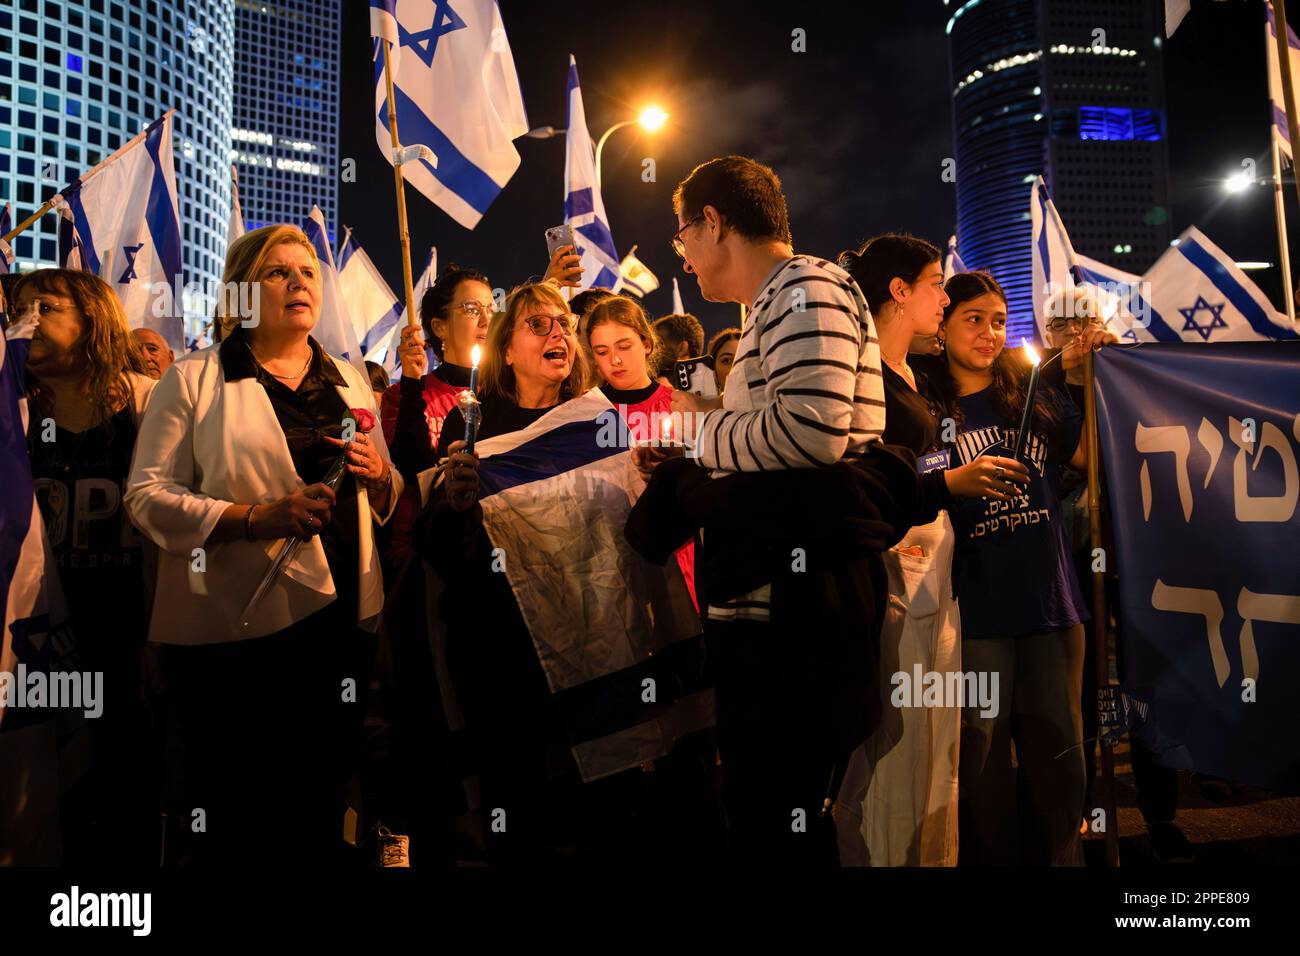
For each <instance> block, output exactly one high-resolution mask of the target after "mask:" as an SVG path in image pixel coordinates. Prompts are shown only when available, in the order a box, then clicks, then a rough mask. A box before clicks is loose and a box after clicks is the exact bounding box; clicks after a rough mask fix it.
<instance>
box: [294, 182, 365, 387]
mask: <svg viewBox="0 0 1300 956" xmlns="http://www.w3.org/2000/svg"><path fill="white" fill-rule="evenodd" d="M302 231H303V232H305V233H306V234H307V239H308V240H309V241H310V242H311V244H312V247H313V248H314V249H315V250H316V258H317V259H319V260H320V269H321V305H320V319H318V320H317V322H316V328H314V329H313V330H312V336H313V337H314V338H315V339H316V341H317V342H319V343H320V345H321V348H323V349H324V350H325V351H326V352H328V353H329V354H330V355H337V356H338V357H339V358H344V359H347V360H348V361H349V362H351V363H352V365H353V367H354V368H356V369H357V371H359V372H360V373H361V374H362V375H364V376H365V377H366V379H367V381H368V380H369V377H370V376H369V374H368V373H367V372H366V363H365V360H364V359H363V358H362V356H361V346H360V343H358V342H357V335H356V332H355V330H354V329H353V327H352V319H351V317H350V316H349V315H348V306H347V302H345V301H344V299H343V293H342V291H340V289H339V276H338V270H337V269H336V268H335V266H334V252H333V250H332V249H331V248H330V240H329V232H328V230H326V228H325V215H324V213H322V212H321V211H320V206H312V207H311V215H310V216H309V217H308V218H307V221H306V222H305V223H303V225H302Z"/></svg>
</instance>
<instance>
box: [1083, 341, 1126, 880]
mask: <svg viewBox="0 0 1300 956" xmlns="http://www.w3.org/2000/svg"><path fill="white" fill-rule="evenodd" d="M1083 373H1084V398H1083V406H1084V425H1085V428H1086V434H1087V436H1088V526H1089V531H1090V532H1091V537H1092V548H1093V552H1092V553H1093V555H1094V556H1095V555H1096V554H1097V551H1098V549H1100V548H1102V547H1104V546H1103V545H1102V541H1101V442H1100V440H1099V436H1098V432H1097V395H1096V392H1095V388H1096V378H1095V376H1094V373H1093V353H1092V350H1091V349H1089V350H1088V352H1087V353H1086V354H1085V355H1084V357H1083ZM1102 554H1103V555H1104V554H1105V552H1104V551H1102ZM1092 567H1093V571H1092V624H1093V633H1094V635H1095V637H1096V640H1095V642H1094V648H1093V651H1094V653H1093V658H1094V661H1095V664H1096V670H1097V675H1096V676H1097V679H1096V687H1095V691H1096V693H1095V694H1094V695H1093V699H1094V703H1093V706H1094V707H1096V706H1097V700H1098V698H1099V697H1100V694H1101V689H1102V688H1103V687H1106V686H1107V685H1108V684H1109V683H1110V618H1109V617H1108V615H1107V613H1106V572H1105V570H1098V568H1103V569H1104V567H1105V562H1104V561H1103V562H1098V561H1097V560H1096V558H1095V557H1094V559H1093V563H1092ZM1099 723H1100V721H1099ZM1098 736H1099V737H1100V739H1099V741H1098V743H1099V744H1100V747H1099V749H1100V750H1101V804H1102V809H1103V810H1104V811H1105V814H1106V819H1105V827H1106V828H1105V831H1104V832H1105V834H1106V865H1107V866H1119V816H1118V815H1117V814H1116V811H1115V754H1114V751H1113V750H1112V748H1111V743H1110V741H1108V740H1106V738H1105V737H1104V736H1102V735H1098ZM1085 746H1086V744H1085Z"/></svg>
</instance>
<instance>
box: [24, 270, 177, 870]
mask: <svg viewBox="0 0 1300 956" xmlns="http://www.w3.org/2000/svg"><path fill="white" fill-rule="evenodd" d="M13 297H14V312H15V313H16V315H17V321H20V322H27V321H32V322H34V325H35V328H34V329H33V332H32V342H31V350H30V352H29V353H28V357H27V370H26V371H27V382H26V385H27V388H26V391H27V399H28V413H29V414H28V423H29V424H28V432H27V446H28V451H29V453H30V456H31V462H32V478H33V487H34V489H35V492H36V499H37V502H38V503H39V505H40V509H41V517H42V520H43V522H44V524H45V530H46V533H47V536H48V539H49V542H50V548H51V551H52V552H53V555H54V560H55V563H56V565H57V566H58V571H59V579H60V583H61V585H62V589H63V593H64V596H65V597H66V599H67V605H68V608H69V610H70V612H71V621H70V623H71V626H72V633H73V634H74V635H75V636H76V640H77V646H76V656H75V657H72V656H69V655H65V654H64V650H63V649H64V648H65V647H67V646H68V642H67V641H66V640H65V639H64V637H65V636H66V635H64V636H60V637H59V638H58V639H56V640H51V641H48V642H46V644H45V646H44V649H43V652H42V653H43V654H50V653H51V651H52V652H53V655H52V657H51V659H50V660H49V661H48V663H47V665H46V666H48V667H49V668H50V669H51V670H56V671H74V672H75V671H80V672H85V673H90V674H95V675H101V683H100V691H99V695H98V696H99V697H100V700H99V705H100V707H99V711H100V712H99V713H98V714H97V715H96V717H95V718H94V719H92V720H88V721H87V723H86V726H87V728H88V729H89V731H90V740H91V743H92V744H93V754H92V756H91V759H92V762H91V765H90V768H89V771H88V773H87V774H86V776H85V777H84V778H83V779H81V780H80V781H79V783H78V785H77V787H76V788H75V789H74V790H73V791H72V792H71V793H70V794H69V795H68V798H67V799H66V800H65V802H64V805H63V807H62V814H61V817H62V823H63V839H62V847H63V858H62V862H63V863H64V864H68V865H76V864H79V863H96V862H101V861H102V860H104V859H113V860H117V861H120V862H122V863H123V864H126V865H139V866H147V865H149V864H150V863H151V862H153V861H155V860H156V859H157V854H158V851H157V845H156V838H157V831H158V826H157V821H158V816H157V799H156V797H157V792H156V787H155V788H153V789H151V788H150V783H149V782H150V780H151V778H153V777H154V776H156V775H155V774H153V773H151V772H150V766H151V765H150V761H149V756H150V753H151V749H152V747H151V742H150V741H151V737H150V735H149V734H148V733H147V731H146V726H147V720H146V716H145V710H144V707H143V705H142V703H141V687H140V674H141V672H142V653H143V651H144V637H145V627H146V623H147V611H146V607H147V603H148V585H149V582H148V579H147V572H146V567H148V566H149V565H147V558H148V557H149V555H148V554H147V552H149V551H152V550H153V548H152V545H146V544H145V542H144V541H143V539H142V538H141V537H140V535H139V534H138V533H137V532H136V530H135V528H134V527H132V525H131V521H130V519H129V517H128V516H127V513H126V509H125V508H124V507H123V506H122V493H123V487H124V485H125V484H126V480H127V473H128V471H129V470H130V466H131V454H132V451H133V449H134V447H135V444H136V435H137V429H138V428H139V425H140V418H141V415H142V414H143V412H144V409H145V405H146V403H147V402H148V399H149V393H150V390H151V389H152V388H153V385H154V382H153V379H151V378H148V377H146V376H145V375H143V374H141V373H143V372H144V370H145V365H144V356H143V355H142V354H141V353H140V351H139V348H138V347H137V345H136V344H135V341H134V339H132V337H131V330H130V328H129V327H128V325H127V320H126V316H125V315H124V314H123V312H122V305H121V303H120V302H119V301H118V298H117V296H116V295H115V294H114V292H113V288H112V286H110V285H109V284H108V283H107V282H105V281H104V280H103V279H100V278H98V277H97V276H94V275H91V274H88V273H84V272H75V271H69V270H64V269H40V270H37V271H35V272H32V273H29V274H27V275H25V276H22V277H21V278H20V279H19V280H18V282H17V283H16V284H15V286H14V289H13ZM9 490H10V489H7V488H5V489H3V491H4V492H6V493H7V492H9ZM33 663H35V662H31V661H29V666H32V665H33ZM33 792H35V791H33ZM151 841H153V847H152V848H151V847H150V842H151ZM55 852H58V851H57V849H56V851H55Z"/></svg>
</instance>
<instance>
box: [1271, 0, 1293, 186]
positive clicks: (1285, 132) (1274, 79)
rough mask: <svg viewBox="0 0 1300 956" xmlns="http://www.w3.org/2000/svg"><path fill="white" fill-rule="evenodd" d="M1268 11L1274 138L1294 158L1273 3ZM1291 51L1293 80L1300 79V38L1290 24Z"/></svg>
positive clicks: (1286, 154)
mask: <svg viewBox="0 0 1300 956" xmlns="http://www.w3.org/2000/svg"><path fill="white" fill-rule="evenodd" d="M1264 9H1265V10H1266V11H1267V12H1268V25H1267V26H1265V28H1264V41H1265V42H1264V46H1265V55H1266V57H1267V61H1268V99H1269V107H1270V113H1271V115H1272V129H1273V138H1274V139H1276V140H1277V145H1278V148H1279V149H1281V151H1282V155H1283V156H1285V157H1286V158H1287V160H1291V159H1292V152H1291V127H1290V126H1289V125H1288V124H1287V121H1286V96H1285V94H1284V92H1283V88H1282V69H1281V67H1280V66H1279V63H1278V58H1277V21H1276V20H1275V19H1274V18H1273V4H1272V3H1265V4H1264ZM1286 42H1287V55H1288V56H1290V57H1291V83H1292V85H1295V84H1296V83H1297V82H1300V39H1297V38H1296V35H1295V31H1294V30H1292V29H1291V26H1290V24H1288V25H1287V28H1286ZM1296 102H1297V103H1300V90H1296Z"/></svg>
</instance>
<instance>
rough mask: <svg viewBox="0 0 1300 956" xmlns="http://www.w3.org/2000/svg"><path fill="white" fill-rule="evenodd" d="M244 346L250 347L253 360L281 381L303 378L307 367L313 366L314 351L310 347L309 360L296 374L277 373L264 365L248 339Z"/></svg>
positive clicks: (308, 351)
mask: <svg viewBox="0 0 1300 956" xmlns="http://www.w3.org/2000/svg"><path fill="white" fill-rule="evenodd" d="M244 347H245V348H247V349H248V354H249V355H251V356H253V361H254V362H257V364H258V365H261V366H262V369H263V370H264V371H265V372H266V374H267V375H270V376H271V377H272V378H278V379H280V380H281V381H288V380H290V379H295V378H302V377H303V376H304V375H306V374H307V369H309V368H311V360H312V357H313V353H312V350H311V348H310V347H309V348H308V349H307V361H306V362H304V363H303V365H302V370H301V371H300V372H298V374H296V375H276V374H275V373H274V372H272V371H271V370H270V369H269V368H267V367H266V366H265V365H262V362H261V360H260V359H259V358H258V357H257V353H256V352H254V351H253V347H252V346H251V345H249V344H248V342H247V341H245V342H244Z"/></svg>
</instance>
